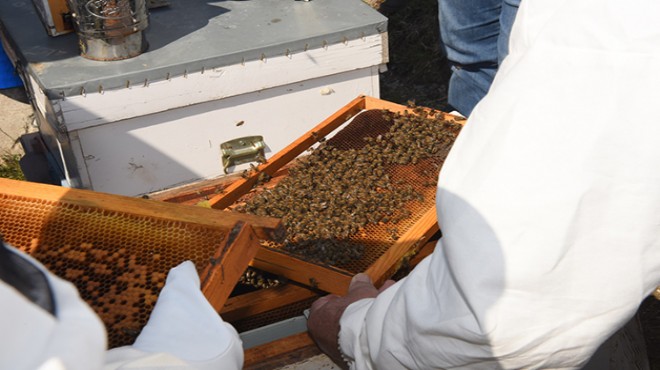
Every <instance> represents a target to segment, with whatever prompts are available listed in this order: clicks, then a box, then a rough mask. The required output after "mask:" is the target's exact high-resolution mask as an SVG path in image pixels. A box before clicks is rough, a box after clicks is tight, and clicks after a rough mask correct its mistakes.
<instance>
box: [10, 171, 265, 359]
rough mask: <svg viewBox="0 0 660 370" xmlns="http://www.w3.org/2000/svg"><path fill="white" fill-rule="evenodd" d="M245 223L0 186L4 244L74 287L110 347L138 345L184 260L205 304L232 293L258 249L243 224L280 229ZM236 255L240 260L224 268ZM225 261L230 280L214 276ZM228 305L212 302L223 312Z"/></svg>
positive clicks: (122, 200)
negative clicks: (172, 273)
mask: <svg viewBox="0 0 660 370" xmlns="http://www.w3.org/2000/svg"><path fill="white" fill-rule="evenodd" d="M240 217H241V219H239V218H237V217H236V215H234V214H229V213H228V212H217V211H213V210H209V209H202V208H197V207H188V206H182V205H176V204H166V203H161V202H155V201H151V200H144V199H134V198H127V197H122V196H115V195H109V194H101V193H94V192H90V191H82V190H75V189H66V188H61V187H53V186H46V185H39V184H31V183H26V182H15V181H11V180H5V179H0V219H2V223H1V224H0V232H1V233H2V235H3V236H4V238H5V240H6V242H7V243H9V244H11V245H13V246H15V247H17V248H19V249H21V250H23V251H25V252H27V253H29V254H30V255H32V256H33V257H35V258H36V259H37V260H39V261H40V262H42V263H43V264H44V265H45V266H46V267H47V268H49V269H50V270H51V271H53V272H54V273H55V274H57V275H58V276H60V277H62V278H64V279H66V280H69V281H71V282H72V283H74V285H76V287H77V288H78V290H79V292H80V294H81V296H82V298H83V299H84V300H85V301H86V302H87V303H89V304H90V306H91V307H92V308H93V309H94V310H95V311H96V313H97V314H98V315H99V316H100V317H101V319H102V320H103V322H104V323H105V324H106V328H107V330H108V339H109V343H110V346H111V347H115V346H119V345H124V344H130V343H132V342H133V340H134V339H135V337H136V335H137V334H138V333H139V331H140V330H141V328H142V327H143V326H144V325H145V324H146V322H147V319H148V317H149V314H150V312H151V310H152V308H153V306H154V303H155V302H156V299H157V296H158V293H159V292H160V289H161V288H162V287H163V285H164V283H165V278H166V276H167V273H168V271H169V269H170V268H172V267H174V266H176V265H178V264H179V263H181V262H183V261H185V260H192V261H193V262H194V263H195V265H196V266H197V268H198V271H199V272H200V275H201V276H200V277H201V279H202V283H203V290H204V292H205V294H206V295H207V297H209V296H213V295H214V294H220V295H222V293H219V292H218V287H221V286H223V285H229V286H230V287H229V290H231V288H233V285H234V284H235V283H236V281H237V280H238V278H239V277H240V274H241V273H242V272H243V270H244V269H245V267H247V263H248V262H249V260H250V259H251V255H254V253H255V252H256V248H257V245H256V243H252V242H251V241H250V238H249V237H248V238H245V237H240V235H243V236H245V235H246V234H249V233H250V232H251V227H248V226H246V225H247V224H246V223H245V221H247V222H250V223H251V224H256V226H257V228H260V227H266V228H271V229H272V228H276V227H277V223H278V222H277V221H276V220H268V219H263V218H261V219H258V218H250V217H249V216H248V217H242V216H240ZM264 220H265V221H264ZM262 232H264V231H263V229H262ZM239 234H240V235H239ZM252 239H254V240H256V237H253V238H252ZM237 242H239V243H240V244H241V245H237V246H236V245H234V244H236V243H237ZM232 248H236V249H240V253H238V254H241V255H243V257H240V258H234V259H233V260H232V261H226V260H227V258H228V257H229V256H230V253H231V249H232ZM223 261H226V262H231V263H232V267H233V270H235V272H234V273H233V275H232V273H231V271H232V269H231V268H228V269H226V271H223V274H214V271H215V268H220V267H221V266H220V263H219V262H223ZM232 279H233V281H231V280H232ZM227 295H228V292H227ZM216 298H217V297H216ZM224 299H226V296H225V298H224ZM224 299H223V298H221V302H215V303H216V304H217V305H218V308H219V307H221V306H222V304H224ZM216 300H217V299H216Z"/></svg>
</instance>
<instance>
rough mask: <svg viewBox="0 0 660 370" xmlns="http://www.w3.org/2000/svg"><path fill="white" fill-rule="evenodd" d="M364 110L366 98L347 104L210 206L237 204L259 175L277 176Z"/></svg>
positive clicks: (229, 189) (240, 181) (214, 198)
mask: <svg viewBox="0 0 660 370" xmlns="http://www.w3.org/2000/svg"><path fill="white" fill-rule="evenodd" d="M363 109H364V97H363V96H360V97H357V98H355V99H353V101H351V102H350V103H348V104H346V105H345V106H344V107H343V108H342V109H340V110H338V111H337V112H335V113H334V114H333V115H331V116H330V117H328V118H326V119H325V120H324V121H323V122H321V123H320V124H318V125H317V126H316V127H314V128H313V129H311V130H310V131H308V132H307V133H306V134H304V135H303V136H302V137H300V138H299V139H298V140H296V141H294V142H293V143H291V144H289V145H288V146H287V147H286V148H284V149H282V150H281V151H279V152H278V153H277V154H275V155H273V156H272V157H271V158H269V159H268V162H267V163H263V164H261V165H259V166H257V168H256V171H253V172H252V173H251V175H250V176H249V177H248V178H244V179H240V180H237V181H236V182H234V183H233V184H232V185H230V186H229V187H227V189H225V192H224V193H223V194H218V195H216V196H214V197H213V198H211V199H209V204H210V205H211V207H212V208H216V209H224V208H227V207H229V206H230V205H231V204H233V203H234V202H236V201H237V200H238V198H240V197H241V196H242V195H243V194H245V193H247V192H248V191H249V190H250V189H252V187H253V186H254V184H255V183H256V182H257V178H258V177H259V173H261V172H264V173H266V174H268V175H270V176H272V175H273V174H275V172H277V170H279V169H280V168H282V166H284V165H286V164H287V163H289V162H291V161H292V160H293V159H294V158H296V157H297V156H299V155H300V154H302V153H303V152H304V151H305V150H307V149H309V148H310V147H311V146H312V145H314V144H315V143H317V142H318V141H319V139H321V138H324V137H325V136H326V135H328V134H329V133H331V132H332V131H334V130H335V129H337V128H338V127H339V126H341V125H342V124H343V123H344V122H346V121H347V120H348V119H350V118H351V117H353V116H355V115H356V114H358V113H360V111H362V110H363Z"/></svg>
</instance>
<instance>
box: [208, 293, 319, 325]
mask: <svg viewBox="0 0 660 370" xmlns="http://www.w3.org/2000/svg"><path fill="white" fill-rule="evenodd" d="M315 296H318V294H317V293H314V292H313V291H311V290H309V289H305V288H302V287H299V286H296V285H293V284H284V285H280V286H277V287H273V288H269V289H260V290H257V291H254V292H250V293H245V294H241V295H237V296H235V297H231V298H229V299H228V300H227V301H226V302H225V306H224V307H223V308H222V310H221V311H220V316H222V319H223V320H225V321H228V322H233V321H236V320H240V319H244V318H246V317H251V316H254V315H258V314H260V313H264V312H267V311H271V310H274V309H276V308H280V307H284V306H287V305H290V304H295V303H297V302H301V301H304V300H307V299H310V298H312V297H315Z"/></svg>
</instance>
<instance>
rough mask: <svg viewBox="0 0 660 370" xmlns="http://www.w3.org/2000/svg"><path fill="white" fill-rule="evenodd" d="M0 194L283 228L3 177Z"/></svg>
mask: <svg viewBox="0 0 660 370" xmlns="http://www.w3.org/2000/svg"><path fill="white" fill-rule="evenodd" d="M0 194H7V195H13V196H19V197H24V198H29V199H41V200H45V201H51V202H63V203H67V204H71V205H77V206H81V207H89V208H96V209H103V210H107V211H111V212H121V213H125V214H132V215H137V216H145V217H149V218H154V219H160V220H172V221H181V222H187V223H194V224H198V225H205V226H210V227H215V228H223V229H227V230H230V229H232V228H233V227H234V225H235V224H236V223H237V222H239V221H243V222H246V223H249V224H250V225H251V226H252V227H253V228H255V232H257V234H268V233H270V232H272V231H280V230H281V228H282V226H281V223H280V220H279V219H277V218H273V217H264V216H254V215H248V214H242V213H235V212H226V211H218V210H213V209H208V208H203V207H194V206H189V205H183V204H175V203H166V202H159V201H154V200H149V199H141V198H132V197H127V196H123V195H116V194H107V193H101V192H96V191H90V190H82V189H73V188H65V187H62V186H54V185H46V184H38V183H33V182H27V181H17V180H10V179H3V178H0Z"/></svg>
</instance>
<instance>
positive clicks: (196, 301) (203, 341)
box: [106, 261, 243, 369]
mask: <svg viewBox="0 0 660 370" xmlns="http://www.w3.org/2000/svg"><path fill="white" fill-rule="evenodd" d="M107 362H108V363H113V364H114V365H110V366H106V369H117V368H122V367H126V368H131V369H134V368H136V367H135V365H136V364H137V365H138V367H137V368H143V369H148V368H161V367H162V366H164V365H180V366H184V367H185V368H188V369H241V368H242V366H243V348H242V343H241V340H240V338H239V336H238V333H237V332H236V330H235V329H234V328H233V327H232V326H231V325H229V324H227V323H225V322H224V321H222V319H221V318H220V315H219V314H218V313H217V312H216V311H215V310H214V309H213V307H212V306H211V305H210V304H209V303H208V301H207V300H206V298H205V297H204V295H203V294H202V292H201V290H200V281H199V276H198V275H197V270H196V269H195V266H194V264H193V263H192V262H191V261H186V262H183V263H181V264H180V265H179V266H177V267H175V268H173V269H172V270H170V272H169V274H168V275H167V280H166V281H165V286H164V287H163V289H162V290H161V293H160V295H159V296H158V301H157V302H156V305H155V307H154V309H153V311H152V313H151V316H150V317H149V321H148V323H147V325H146V326H145V327H144V328H143V329H142V332H141V333H140V335H139V336H138V338H137V339H136V340H135V343H134V344H133V345H132V346H127V347H121V348H117V349H113V350H110V351H109V352H108V356H107Z"/></svg>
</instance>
